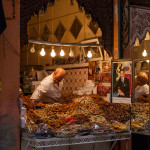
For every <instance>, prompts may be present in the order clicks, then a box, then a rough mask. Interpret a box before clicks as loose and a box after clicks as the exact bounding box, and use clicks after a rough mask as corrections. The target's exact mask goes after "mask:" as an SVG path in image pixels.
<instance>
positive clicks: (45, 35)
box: [41, 25, 51, 41]
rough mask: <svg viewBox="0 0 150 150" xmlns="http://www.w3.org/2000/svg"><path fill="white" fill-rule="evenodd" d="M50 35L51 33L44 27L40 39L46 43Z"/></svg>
mask: <svg viewBox="0 0 150 150" xmlns="http://www.w3.org/2000/svg"><path fill="white" fill-rule="evenodd" d="M50 34H51V32H50V31H49V29H48V27H47V26H46V25H45V27H44V30H43V33H42V35H41V39H42V40H43V41H48V39H49V36H50Z"/></svg>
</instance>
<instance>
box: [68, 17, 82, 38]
mask: <svg viewBox="0 0 150 150" xmlns="http://www.w3.org/2000/svg"><path fill="white" fill-rule="evenodd" d="M82 26H83V25H82V24H81V22H80V21H79V19H78V18H77V17H76V18H75V20H74V21H73V24H72V26H71V29H70V32H71V33H72V35H73V36H74V38H75V39H77V37H78V35H79V32H80V30H81V28H82Z"/></svg>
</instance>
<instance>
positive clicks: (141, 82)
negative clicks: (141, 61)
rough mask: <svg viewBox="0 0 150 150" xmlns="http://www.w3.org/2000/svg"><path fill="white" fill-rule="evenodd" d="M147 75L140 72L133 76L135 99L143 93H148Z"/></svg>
mask: <svg viewBox="0 0 150 150" xmlns="http://www.w3.org/2000/svg"><path fill="white" fill-rule="evenodd" d="M147 83H148V75H147V74H146V73H145V72H140V73H139V74H138V75H137V76H135V99H137V98H139V97H140V96H143V95H145V96H146V95H148V94H149V86H148V85H147Z"/></svg>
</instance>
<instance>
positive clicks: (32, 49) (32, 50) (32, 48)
mask: <svg viewBox="0 0 150 150" xmlns="http://www.w3.org/2000/svg"><path fill="white" fill-rule="evenodd" d="M30 52H31V53H35V48H34V44H33V46H32V47H31V49H30Z"/></svg>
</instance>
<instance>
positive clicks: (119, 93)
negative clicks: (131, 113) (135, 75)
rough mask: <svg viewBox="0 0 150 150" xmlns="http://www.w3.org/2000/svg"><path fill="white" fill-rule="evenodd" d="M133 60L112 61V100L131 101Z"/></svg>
mask: <svg viewBox="0 0 150 150" xmlns="http://www.w3.org/2000/svg"><path fill="white" fill-rule="evenodd" d="M131 80H132V61H121V60H118V61H112V102H113V103H131V89H132V88H131V85H132V83H131Z"/></svg>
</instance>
